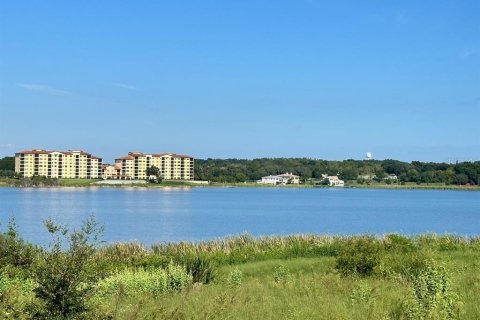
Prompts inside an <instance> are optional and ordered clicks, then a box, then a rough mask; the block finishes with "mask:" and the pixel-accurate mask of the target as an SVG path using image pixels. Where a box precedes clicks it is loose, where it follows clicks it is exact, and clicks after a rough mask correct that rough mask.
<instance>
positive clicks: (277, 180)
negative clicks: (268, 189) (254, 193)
mask: <svg viewBox="0 0 480 320" xmlns="http://www.w3.org/2000/svg"><path fill="white" fill-rule="evenodd" d="M257 183H261V184H274V185H277V184H282V185H285V184H299V183H300V177H299V176H297V175H294V174H292V173H291V172H290V173H288V172H287V173H284V174H279V175H276V176H275V175H270V176H266V177H262V179H261V180H258V181H257Z"/></svg>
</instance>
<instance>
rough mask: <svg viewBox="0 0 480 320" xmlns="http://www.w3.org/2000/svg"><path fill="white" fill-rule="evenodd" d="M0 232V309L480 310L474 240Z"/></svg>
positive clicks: (72, 313) (447, 313) (80, 314)
mask: <svg viewBox="0 0 480 320" xmlns="http://www.w3.org/2000/svg"><path fill="white" fill-rule="evenodd" d="M45 225H46V227H47V230H48V232H50V233H51V235H52V241H51V244H50V245H49V246H47V247H39V246H35V245H33V244H30V243H28V242H25V241H24V240H22V238H21V237H20V235H19V234H18V232H17V231H16V227H15V225H14V224H12V223H11V224H10V225H9V226H8V228H6V230H5V231H4V232H2V233H0V319H273V318H275V319H479V318H480V306H479V305H478V303H477V302H478V301H480V272H479V271H480V239H479V238H460V237H456V236H448V235H445V236H439V235H421V236H416V237H404V236H401V235H395V234H391V235H385V236H383V237H373V236H368V235H365V236H352V237H332V236H315V235H299V236H285V237H260V238H254V237H251V236H249V235H241V236H237V237H232V238H226V239H221V240H215V241H208V242H200V243H185V242H181V243H161V244H156V245H153V246H151V247H149V248H147V247H145V246H143V245H141V244H139V243H116V244H111V245H102V244H101V231H102V230H101V228H99V227H98V226H97V225H96V224H95V222H94V221H93V220H92V219H89V220H87V221H86V222H85V224H84V225H83V226H82V227H81V228H80V229H78V230H70V231H69V230H67V229H66V228H65V227H63V226H59V225H56V224H55V223H54V222H52V221H46V223H45Z"/></svg>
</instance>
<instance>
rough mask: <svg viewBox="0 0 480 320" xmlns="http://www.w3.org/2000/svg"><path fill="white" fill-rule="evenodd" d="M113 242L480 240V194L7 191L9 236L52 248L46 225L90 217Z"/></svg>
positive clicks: (3, 199) (0, 207) (3, 205)
mask: <svg viewBox="0 0 480 320" xmlns="http://www.w3.org/2000/svg"><path fill="white" fill-rule="evenodd" d="M92 214H93V215H94V216H95V218H96V220H97V221H98V222H99V223H101V224H102V225H103V226H104V227H105V233H104V239H105V240H106V241H107V242H113V241H131V240H138V241H141V242H143V243H146V244H152V243H155V242H160V241H180V240H204V239H212V238H218V237H224V236H228V235H237V234H240V233H244V232H248V233H251V234H253V235H286V234H298V233H322V234H346V235H350V234H362V233H373V234H383V233H392V232H399V233H404V234H418V233H425V232H435V233H454V234H458V235H471V236H473V235H480V193H478V192H469V191H445V190H441V191H440V190H381V189H347V188H345V189H341V188H339V189H333V188H311V189H310V188H213V187H211V188H210V187H209V188H162V189H147V188H105V187H98V188H18V189H17V188H0V220H1V222H2V226H1V228H2V230H5V226H6V223H7V222H8V220H9V219H10V218H11V217H14V218H15V221H16V223H17V225H18V226H19V230H20V232H21V234H22V236H23V237H24V238H25V239H27V240H29V241H33V242H35V243H39V244H45V243H48V240H49V239H50V238H49V235H48V233H47V232H46V229H45V228H44V226H43V225H42V220H44V219H46V218H48V217H51V218H54V219H55V220H56V221H58V222H60V223H63V224H67V225H69V226H79V225H80V223H81V221H82V220H84V219H85V218H87V217H88V216H89V215H92Z"/></svg>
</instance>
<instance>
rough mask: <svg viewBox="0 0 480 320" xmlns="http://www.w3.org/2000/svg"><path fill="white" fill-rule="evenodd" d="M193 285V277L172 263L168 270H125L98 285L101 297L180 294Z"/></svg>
mask: <svg viewBox="0 0 480 320" xmlns="http://www.w3.org/2000/svg"><path fill="white" fill-rule="evenodd" d="M191 283H192V276H191V275H190V274H188V273H187V271H186V269H185V268H184V267H182V266H178V265H174V264H173V263H170V264H169V265H168V266H167V268H166V269H161V268H158V269H150V270H146V269H142V268H140V269H125V270H123V271H121V272H118V273H116V274H114V275H112V276H110V277H107V278H105V279H103V280H101V281H100V282H98V284H97V285H96V295H97V296H99V297H105V296H113V295H121V296H135V295H145V294H148V295H153V296H158V295H160V294H162V293H166V292H178V291H181V290H182V289H184V288H185V287H187V286H188V285H189V284H191Z"/></svg>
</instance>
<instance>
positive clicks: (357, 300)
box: [97, 252, 480, 319]
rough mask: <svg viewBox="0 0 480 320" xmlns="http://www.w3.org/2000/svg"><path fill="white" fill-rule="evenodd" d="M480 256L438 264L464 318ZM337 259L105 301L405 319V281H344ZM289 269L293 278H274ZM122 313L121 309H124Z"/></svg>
mask: <svg viewBox="0 0 480 320" xmlns="http://www.w3.org/2000/svg"><path fill="white" fill-rule="evenodd" d="M479 258H480V254H479V253H478V252H477V253H468V254H466V253H460V252H459V253H456V254H453V255H452V254H450V253H448V254H443V255H441V256H440V261H442V263H446V264H447V265H448V269H449V270H450V271H451V272H452V274H453V280H452V283H453V287H454V290H455V292H457V294H458V295H459V297H460V300H461V301H462V304H461V310H460V312H461V313H460V315H461V319H479V318H480V308H479V306H478V303H477V302H478V301H480V273H479V271H480V269H479V264H478V262H476V261H479ZM334 265H335V261H334V258H331V257H319V258H296V259H287V260H283V259H282V260H267V261H261V262H251V263H246V264H240V265H236V266H224V267H222V268H221V269H220V270H219V275H218V279H217V281H216V282H215V283H213V284H209V285H203V286H199V287H191V288H190V289H188V290H186V291H184V292H182V293H180V294H176V295H168V296H163V297H161V298H157V299H155V298H153V297H149V296H137V297H134V298H128V299H123V300H122V299H121V300H120V301H118V300H111V301H104V302H103V303H102V304H101V305H100V306H97V307H99V308H101V309H102V310H103V311H104V312H107V313H108V312H111V310H113V309H114V308H117V317H116V319H402V317H401V315H402V314H403V309H404V307H405V306H404V304H403V303H404V301H405V298H406V297H408V296H410V295H411V294H412V289H411V286H410V283H409V282H408V281H407V280H405V279H400V278H399V279H395V278H383V277H368V278H360V277H355V276H348V277H346V276H342V275H340V274H339V273H337V272H335V269H334ZM278 266H283V267H284V268H286V269H287V270H288V272H289V273H290V276H289V277H288V279H287V280H286V281H284V282H275V281H274V270H275V268H276V267H278ZM237 268H238V269H239V270H240V271H241V272H242V273H243V280H242V283H241V284H240V285H239V286H237V287H231V286H229V285H228V281H227V277H228V274H229V272H231V271H232V270H234V269H237ZM118 310H119V311H118Z"/></svg>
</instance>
